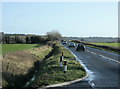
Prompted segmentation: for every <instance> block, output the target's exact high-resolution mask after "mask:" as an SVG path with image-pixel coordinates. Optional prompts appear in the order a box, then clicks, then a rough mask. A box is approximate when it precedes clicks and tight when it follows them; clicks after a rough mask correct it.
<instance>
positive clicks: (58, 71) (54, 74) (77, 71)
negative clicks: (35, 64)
mask: <svg viewBox="0 0 120 89" xmlns="http://www.w3.org/2000/svg"><path fill="white" fill-rule="evenodd" d="M62 52H63V53H64V60H66V61H67V66H68V71H67V73H64V72H63V67H62V68H61V67H60V66H59V65H60V64H59V59H60V56H61V53H62ZM85 75H86V72H85V70H84V69H83V67H82V66H81V65H80V63H79V62H77V61H76V60H75V57H74V56H73V55H72V54H71V53H70V51H68V50H67V49H66V48H64V47H63V46H62V45H60V44H59V43H57V45H56V46H54V47H53V50H52V54H51V56H50V57H48V58H45V59H44V60H43V61H42V62H41V63H40V71H39V72H38V74H37V76H36V78H35V80H34V81H33V82H32V83H30V85H29V86H32V87H44V86H47V85H50V84H57V83H63V82H67V81H71V80H75V79H78V78H81V77H83V76H85Z"/></svg>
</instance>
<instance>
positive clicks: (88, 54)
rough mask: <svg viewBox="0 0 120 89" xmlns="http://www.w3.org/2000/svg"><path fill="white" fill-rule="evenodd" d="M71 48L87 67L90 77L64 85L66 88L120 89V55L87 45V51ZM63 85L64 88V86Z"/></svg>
mask: <svg viewBox="0 0 120 89" xmlns="http://www.w3.org/2000/svg"><path fill="white" fill-rule="evenodd" d="M64 46H65V47H66V48H67V49H69V50H70V51H71V52H72V53H73V54H74V55H75V56H76V58H77V60H79V61H80V63H81V64H82V65H83V66H84V68H85V69H86V71H87V73H88V75H89V77H88V78H87V79H86V80H84V81H81V82H78V83H75V84H72V85H68V86H63V87H67V88H66V89H120V75H119V74H120V66H119V65H120V60H119V57H120V55H118V54H114V53H111V52H107V51H102V50H99V49H94V48H90V47H86V51H85V52H84V51H75V47H73V48H69V47H68V46H67V44H65V45H64ZM63 87H62V88H63Z"/></svg>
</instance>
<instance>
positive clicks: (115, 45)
mask: <svg viewBox="0 0 120 89" xmlns="http://www.w3.org/2000/svg"><path fill="white" fill-rule="evenodd" d="M92 44H97V45H107V46H112V47H120V43H92Z"/></svg>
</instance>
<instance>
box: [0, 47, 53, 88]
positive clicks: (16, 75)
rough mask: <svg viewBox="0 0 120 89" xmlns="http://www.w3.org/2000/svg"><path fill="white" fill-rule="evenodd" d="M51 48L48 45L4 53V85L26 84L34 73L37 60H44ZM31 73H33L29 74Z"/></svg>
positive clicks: (17, 85) (16, 85)
mask: <svg viewBox="0 0 120 89" xmlns="http://www.w3.org/2000/svg"><path fill="white" fill-rule="evenodd" d="M51 49H52V48H51V47H49V46H47V45H46V46H42V47H39V48H32V49H29V50H22V51H16V52H10V53H8V54H6V55H4V57H3V60H2V73H3V86H8V85H9V86H11V84H14V86H15V87H19V86H21V84H24V83H25V82H26V81H27V80H28V79H29V77H30V76H32V75H33V73H34V70H35V68H34V66H35V62H36V61H40V60H42V59H43V58H44V57H45V56H46V55H47V54H48V53H49V52H50V51H51ZM29 73H32V74H31V75H29ZM26 75H29V76H26ZM27 77H28V78H27ZM22 78H23V79H22ZM20 83H21V84H20ZM19 84H20V85H19Z"/></svg>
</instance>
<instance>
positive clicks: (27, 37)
mask: <svg viewBox="0 0 120 89" xmlns="http://www.w3.org/2000/svg"><path fill="white" fill-rule="evenodd" d="M26 43H27V44H29V43H31V39H30V37H29V36H26Z"/></svg>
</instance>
